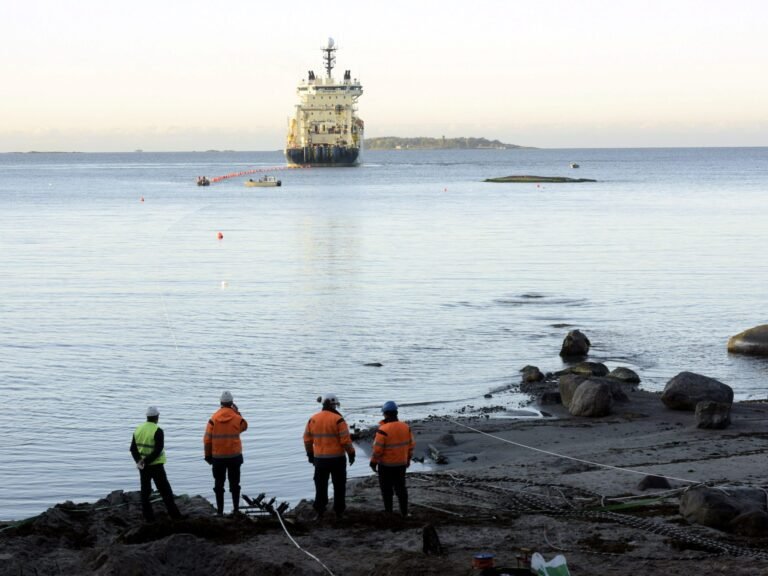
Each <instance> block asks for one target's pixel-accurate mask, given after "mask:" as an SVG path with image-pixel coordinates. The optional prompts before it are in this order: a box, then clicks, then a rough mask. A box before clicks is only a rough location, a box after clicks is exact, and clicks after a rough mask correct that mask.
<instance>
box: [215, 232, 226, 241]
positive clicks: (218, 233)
mask: <svg viewBox="0 0 768 576" xmlns="http://www.w3.org/2000/svg"><path fill="white" fill-rule="evenodd" d="M216 238H218V239H219V240H223V239H224V234H222V233H221V232H217V233H216Z"/></svg>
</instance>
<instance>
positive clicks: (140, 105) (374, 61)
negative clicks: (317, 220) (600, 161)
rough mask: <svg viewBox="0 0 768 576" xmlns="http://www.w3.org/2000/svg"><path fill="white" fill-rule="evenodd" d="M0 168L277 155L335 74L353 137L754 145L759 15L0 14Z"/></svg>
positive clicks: (248, 5) (518, 6)
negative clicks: (330, 72) (348, 74)
mask: <svg viewBox="0 0 768 576" xmlns="http://www.w3.org/2000/svg"><path fill="white" fill-rule="evenodd" d="M0 16H2V20H3V22H4V23H5V26H4V28H3V33H2V35H0V79H2V80H0V152H15V151H21V152H23V151H29V150H38V151H41V150H57V151H82V152H99V151H116V152H120V151H132V150H136V149H143V150H145V151H186V150H209V149H217V150H277V149H281V148H282V147H283V146H284V143H285V133H286V128H287V122H288V117H289V116H290V115H291V114H292V112H293V109H294V105H295V103H296V86H297V84H298V83H299V82H300V81H301V79H302V78H305V77H306V73H307V70H310V69H314V70H315V71H317V72H319V71H321V70H322V53H321V51H320V48H321V47H322V46H323V45H324V44H325V43H326V42H327V39H328V38H329V37H332V38H334V40H335V42H336V44H337V46H338V48H339V50H338V52H337V71H338V72H339V75H341V74H342V73H343V70H346V69H351V70H352V75H353V77H355V78H358V79H359V80H360V81H361V83H362V85H363V90H364V94H363V96H362V97H361V98H360V101H359V115H360V117H361V118H363V119H364V120H365V125H366V137H368V138H371V137H376V136H433V137H440V136H446V137H460V136H466V137H485V138H489V139H498V140H501V141H502V142H506V143H511V144H518V145H523V146H535V147H542V148H572V147H584V148H599V147H656V146H659V147H663V146H768V73H766V70H768V34H766V32H765V23H766V22H768V2H766V1H765V0H731V1H730V2H723V1H722V0H718V1H715V0H698V1H689V0H664V1H659V0H645V1H625V0H612V1H611V0H580V1H574V0H502V1H496V0H477V1H475V2H467V1H466V0H464V1H461V2H459V1H454V0H442V1H439V2H438V1H433V0H418V1H413V0H411V1H404V0H388V1H387V2H351V3H350V2H347V3H343V2H342V3H340V2H331V3H328V2H325V3H323V2H317V1H316V0H315V1H311V2H310V1H305V0H292V1H291V2H275V1H274V0H263V1H262V2H255V1H253V0H248V1H245V0H221V1H218V2H216V1H211V0H204V1H202V0H184V1H180V0H153V1H146V0H134V1H132V2H121V3H117V2H107V1H105V0H98V1H96V0H74V1H73V2H62V1H61V0H25V1H24V2H14V1H12V0H0Z"/></svg>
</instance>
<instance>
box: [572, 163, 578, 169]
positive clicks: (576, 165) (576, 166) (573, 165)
mask: <svg viewBox="0 0 768 576" xmlns="http://www.w3.org/2000/svg"><path fill="white" fill-rule="evenodd" d="M578 167H579V165H578V164H576V162H571V168H578Z"/></svg>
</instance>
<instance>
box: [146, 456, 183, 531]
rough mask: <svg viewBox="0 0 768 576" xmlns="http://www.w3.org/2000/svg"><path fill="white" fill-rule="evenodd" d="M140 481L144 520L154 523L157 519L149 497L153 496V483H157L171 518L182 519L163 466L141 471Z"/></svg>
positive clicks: (158, 465)
mask: <svg viewBox="0 0 768 576" xmlns="http://www.w3.org/2000/svg"><path fill="white" fill-rule="evenodd" d="M139 479H140V480H141V512H142V514H144V520H146V521H147V522H152V521H153V520H154V519H155V513H154V512H153V511H152V503H151V502H150V501H149V496H150V494H152V482H154V483H155V487H156V488H157V491H158V492H160V496H162V497H163V503H164V504H165V508H166V510H168V515H169V516H170V517H171V518H180V517H181V513H180V512H179V509H178V508H177V507H176V502H174V500H173V490H172V489H171V484H170V483H169V482H168V477H167V476H166V475H165V466H163V465H162V464H152V465H149V466H144V469H143V470H139Z"/></svg>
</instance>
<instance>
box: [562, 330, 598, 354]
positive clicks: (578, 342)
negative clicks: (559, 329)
mask: <svg viewBox="0 0 768 576" xmlns="http://www.w3.org/2000/svg"><path fill="white" fill-rule="evenodd" d="M590 346H591V343H590V342H589V338H587V337H586V335H585V334H583V333H582V332H581V331H580V330H571V331H570V332H568V334H566V336H565V339H564V340H563V345H562V346H561V348H560V356H561V357H562V358H583V357H584V356H586V355H587V354H589V347H590Z"/></svg>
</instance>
